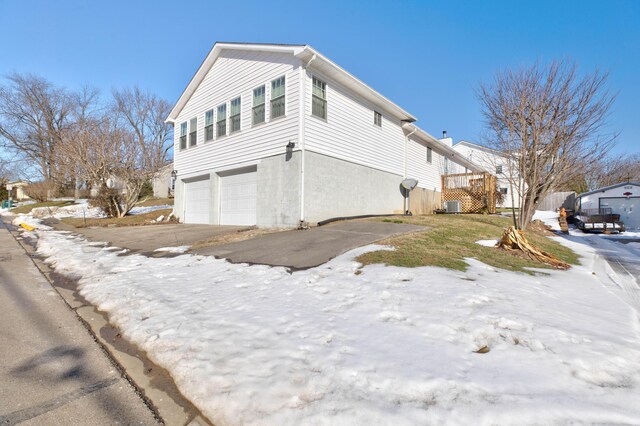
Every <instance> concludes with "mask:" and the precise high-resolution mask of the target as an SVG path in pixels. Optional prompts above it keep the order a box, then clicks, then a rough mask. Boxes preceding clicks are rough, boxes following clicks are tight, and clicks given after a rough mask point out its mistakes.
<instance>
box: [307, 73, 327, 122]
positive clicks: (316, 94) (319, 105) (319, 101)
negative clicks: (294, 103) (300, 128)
mask: <svg viewBox="0 0 640 426" xmlns="http://www.w3.org/2000/svg"><path fill="white" fill-rule="evenodd" d="M311 93H312V96H311V114H313V115H315V116H316V117H320V118H323V119H325V120H326V119H327V83H325V82H324V81H322V80H319V79H317V78H315V77H313V90H312V92H311Z"/></svg>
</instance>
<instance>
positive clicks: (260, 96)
mask: <svg viewBox="0 0 640 426" xmlns="http://www.w3.org/2000/svg"><path fill="white" fill-rule="evenodd" d="M265 99H266V96H265V93H264V85H262V86H260V87H257V88H255V89H253V108H252V110H251V111H252V112H251V123H252V124H253V125H256V124H260V123H264V110H265V108H264V107H265V105H264V103H265Z"/></svg>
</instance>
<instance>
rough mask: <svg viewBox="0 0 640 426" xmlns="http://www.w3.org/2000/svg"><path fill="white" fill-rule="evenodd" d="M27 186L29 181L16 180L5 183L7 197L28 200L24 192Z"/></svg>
mask: <svg viewBox="0 0 640 426" xmlns="http://www.w3.org/2000/svg"><path fill="white" fill-rule="evenodd" d="M27 186H29V182H27V181H24V180H18V181H14V182H9V183H7V184H6V188H7V191H8V192H9V198H10V199H12V200H28V199H29V198H30V197H29V196H28V195H27V193H26V192H25V188H26V187H27Z"/></svg>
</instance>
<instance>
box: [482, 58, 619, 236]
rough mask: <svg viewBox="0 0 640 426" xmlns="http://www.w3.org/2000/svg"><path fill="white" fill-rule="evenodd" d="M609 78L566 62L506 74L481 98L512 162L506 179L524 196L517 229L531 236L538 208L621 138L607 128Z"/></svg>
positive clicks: (493, 133)
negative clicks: (529, 231) (529, 230)
mask: <svg viewBox="0 0 640 426" xmlns="http://www.w3.org/2000/svg"><path fill="white" fill-rule="evenodd" d="M606 81H607V74H606V73H605V74H602V73H599V72H598V71H595V72H593V73H591V74H587V75H585V76H582V77H581V76H580V75H579V74H578V72H577V67H576V66H575V65H573V64H568V63H566V62H564V61H554V62H551V63H550V64H549V65H548V66H543V65H540V64H536V65H533V66H531V67H529V68H524V69H521V70H517V71H514V70H505V71H503V72H500V73H498V74H497V76H496V77H495V79H494V81H493V82H492V83H491V84H486V85H485V84H482V85H481V86H480V90H479V92H478V97H479V100H480V102H481V105H482V111H483V115H484V117H485V119H486V124H487V127H488V131H489V140H490V144H491V147H492V148H493V149H495V150H497V151H499V152H501V153H502V154H503V155H504V156H505V157H506V158H507V161H508V164H509V166H508V167H507V169H508V170H507V171H506V174H507V175H508V176H510V178H511V181H510V182H511V184H512V185H514V189H516V190H517V191H518V193H519V194H520V205H519V214H518V218H517V227H518V228H520V229H526V227H527V225H528V224H529V223H530V222H531V218H532V217H533V214H534V212H535V209H536V207H537V205H538V203H539V202H541V201H542V199H543V198H544V197H545V195H546V194H548V193H549V192H552V191H554V190H555V189H556V188H557V187H559V186H560V185H561V184H562V183H563V182H566V181H568V180H570V179H572V178H573V177H574V176H576V175H577V174H579V173H580V172H581V170H580V167H578V165H590V164H593V163H594V162H596V161H597V160H598V159H600V158H602V157H603V156H604V155H606V153H607V152H608V150H609V149H610V148H611V146H612V144H613V139H614V137H613V136H612V135H607V134H605V133H604V130H605V128H604V126H605V124H606V119H607V115H608V112H609V110H610V107H611V105H612V103H613V100H614V98H615V97H614V96H612V95H611V94H609V92H608V91H607V90H606V88H605V85H606Z"/></svg>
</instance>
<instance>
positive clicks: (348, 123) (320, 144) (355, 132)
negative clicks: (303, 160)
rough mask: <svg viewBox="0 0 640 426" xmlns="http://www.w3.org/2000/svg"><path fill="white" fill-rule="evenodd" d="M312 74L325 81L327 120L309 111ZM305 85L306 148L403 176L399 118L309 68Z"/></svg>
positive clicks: (401, 138)
mask: <svg viewBox="0 0 640 426" xmlns="http://www.w3.org/2000/svg"><path fill="white" fill-rule="evenodd" d="M313 76H315V77H317V78H319V79H321V80H323V81H324V82H326V83H327V120H326V121H325V120H323V119H321V118H318V117H316V116H314V115H312V114H311V99H312V98H311V97H312V78H313ZM306 84H307V87H306V91H305V93H306V98H307V100H306V103H305V110H306V121H305V147H306V149H308V150H310V151H314V152H317V153H319V154H324V155H328V156H331V157H334V158H338V159H341V160H346V161H350V162H352V163H356V164H361V165H364V166H368V167H372V168H375V169H378V170H382V171H385V172H389V173H394V174H397V175H400V176H402V174H403V172H404V139H405V136H404V132H403V130H402V128H401V127H400V124H401V123H400V120H397V119H395V118H393V117H390V116H389V115H388V114H386V113H385V111H384V110H382V109H380V108H379V107H374V106H373V105H371V104H370V103H368V102H366V101H365V100H364V99H361V98H359V97H357V96H356V95H354V94H352V93H351V92H350V91H348V90H347V89H345V88H344V87H342V86H340V85H338V84H337V83H336V82H334V81H333V80H331V79H328V78H326V77H325V76H323V75H322V74H319V73H317V72H315V71H314V70H313V69H312V68H311V69H309V70H308V71H307V78H306ZM374 110H375V111H378V112H380V113H382V127H378V126H376V125H375V124H374V123H373V111H374Z"/></svg>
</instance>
